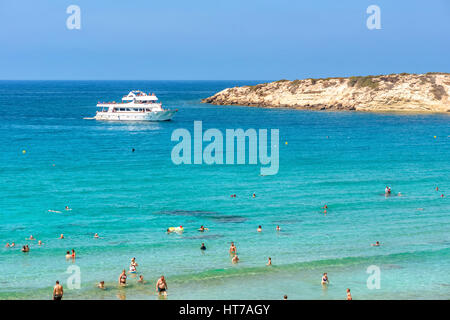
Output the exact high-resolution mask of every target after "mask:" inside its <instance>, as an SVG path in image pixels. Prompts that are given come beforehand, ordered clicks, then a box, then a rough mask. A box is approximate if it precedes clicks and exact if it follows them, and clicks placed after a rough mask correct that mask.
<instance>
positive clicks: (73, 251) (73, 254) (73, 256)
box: [72, 249, 75, 259]
mask: <svg viewBox="0 0 450 320" xmlns="http://www.w3.org/2000/svg"><path fill="white" fill-rule="evenodd" d="M72 259H75V250H74V249H72Z"/></svg>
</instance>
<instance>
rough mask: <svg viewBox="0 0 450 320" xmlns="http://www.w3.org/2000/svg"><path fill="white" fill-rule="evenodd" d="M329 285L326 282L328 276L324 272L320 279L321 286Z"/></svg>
mask: <svg viewBox="0 0 450 320" xmlns="http://www.w3.org/2000/svg"><path fill="white" fill-rule="evenodd" d="M329 283H330V282H329V281H328V274H327V273H326V272H325V273H324V274H323V277H322V284H323V285H325V284H329Z"/></svg>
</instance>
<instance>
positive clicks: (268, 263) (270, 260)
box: [266, 257, 272, 266]
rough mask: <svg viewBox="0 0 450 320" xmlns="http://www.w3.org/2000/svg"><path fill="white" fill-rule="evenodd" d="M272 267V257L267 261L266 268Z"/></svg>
mask: <svg viewBox="0 0 450 320" xmlns="http://www.w3.org/2000/svg"><path fill="white" fill-rule="evenodd" d="M271 265H272V258H271V257H269V260H268V261H267V264H266V266H271Z"/></svg>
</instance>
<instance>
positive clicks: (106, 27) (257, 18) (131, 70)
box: [0, 0, 450, 80]
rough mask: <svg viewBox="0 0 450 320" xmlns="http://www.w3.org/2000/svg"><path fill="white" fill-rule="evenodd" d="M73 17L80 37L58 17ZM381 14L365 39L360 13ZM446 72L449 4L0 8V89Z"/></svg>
mask: <svg viewBox="0 0 450 320" xmlns="http://www.w3.org/2000/svg"><path fill="white" fill-rule="evenodd" d="M71 4H75V5H78V6H79V7H80V8H81V30H69V29H67V28H66V19H67V18H68V16H69V14H67V13H66V8H67V7H68V6H69V5H71ZM371 4H376V5H378V6H379V7H380V9H381V27H382V28H381V29H380V30H369V29H368V28H367V27H366V20H367V18H368V16H369V14H367V13H366V9H367V7H368V6H369V5H371ZM429 71H441V72H450V1H446V0H427V1H414V0H409V1H403V0H398V1H392V0H388V1H381V0H372V1H365V0H359V1H358V0H355V1H350V0H343V1H336V0H334V1H332V0H330V1H325V0H314V1H312V0H311V1H296V0H290V1H287V0H192V1H186V0H164V1H163V0H160V1H153V0H147V1H145V0H127V1H112V0H110V1H107V0H95V1H93V0H70V1H65V0H27V1H23V0H0V79H106V80H114V79H136V80H141V79H149V80H159V79H161V80H162V79H173V80H182V79H191V80H197V79H204V80H216V79H217V80H220V79H236V80H237V79H243V80H248V79H255V80H257V79H266V80H271V79H273V80H276V79H297V78H298V79H302V78H308V77H329V76H350V75H367V74H385V73H400V72H411V73H424V72H429Z"/></svg>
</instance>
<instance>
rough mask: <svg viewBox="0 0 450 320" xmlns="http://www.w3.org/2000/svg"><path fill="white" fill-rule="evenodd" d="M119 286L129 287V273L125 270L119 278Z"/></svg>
mask: <svg viewBox="0 0 450 320" xmlns="http://www.w3.org/2000/svg"><path fill="white" fill-rule="evenodd" d="M119 285H121V286H126V285H127V272H126V271H125V269H123V271H122V273H121V274H120V276H119Z"/></svg>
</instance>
